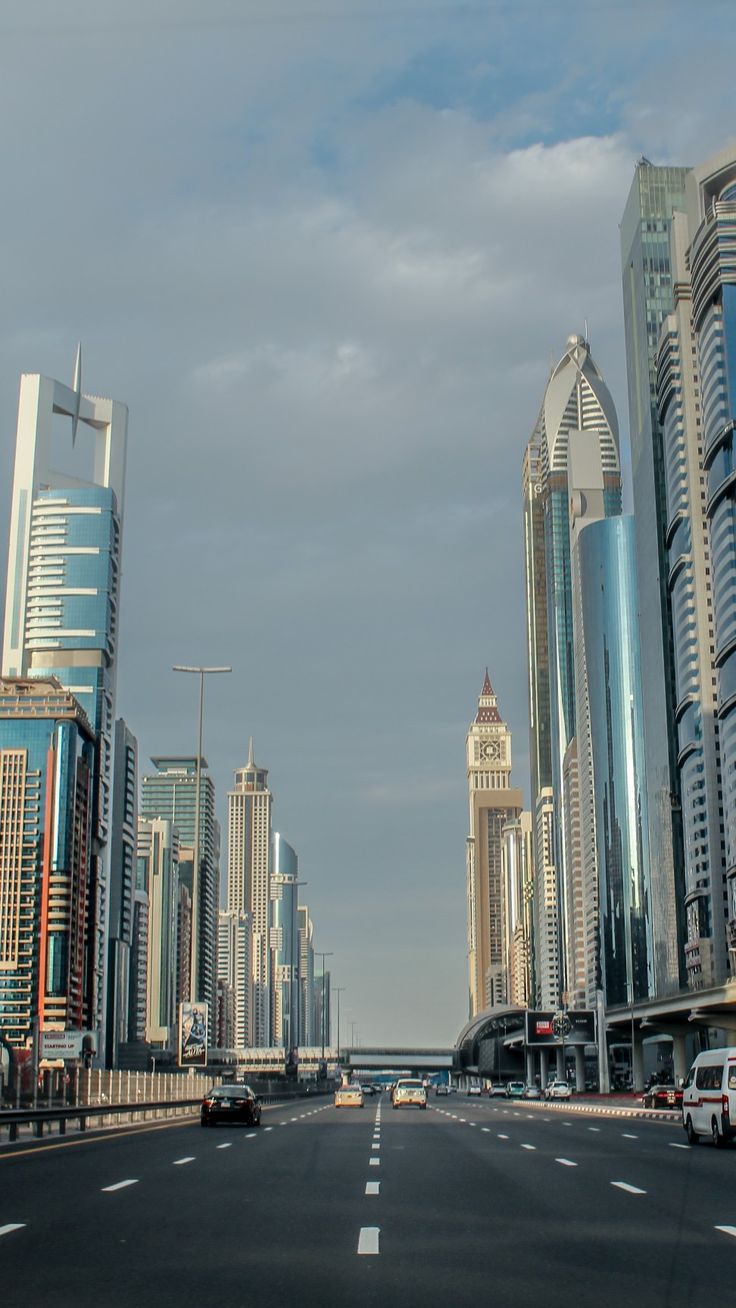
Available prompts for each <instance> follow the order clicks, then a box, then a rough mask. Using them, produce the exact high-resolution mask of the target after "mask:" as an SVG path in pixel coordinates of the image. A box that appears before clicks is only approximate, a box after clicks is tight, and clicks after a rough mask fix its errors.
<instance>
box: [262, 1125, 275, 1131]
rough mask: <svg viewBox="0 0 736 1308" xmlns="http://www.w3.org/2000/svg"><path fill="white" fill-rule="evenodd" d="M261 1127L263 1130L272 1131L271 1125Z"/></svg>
mask: <svg viewBox="0 0 736 1308" xmlns="http://www.w3.org/2000/svg"><path fill="white" fill-rule="evenodd" d="M263 1129H264V1131H273V1127H272V1126H265V1127H264V1128H263Z"/></svg>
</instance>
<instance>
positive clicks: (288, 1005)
mask: <svg viewBox="0 0 736 1308" xmlns="http://www.w3.org/2000/svg"><path fill="white" fill-rule="evenodd" d="M272 840H273V845H272V851H271V867H272V873H271V891H270V893H271V929H270V940H269V946H270V950H271V1043H272V1044H273V1045H280V1046H281V1047H282V1048H284V1049H293V1048H296V1047H297V1045H298V1044H299V1043H300V1039H301V1037H300V1028H299V920H298V903H297V899H298V895H299V881H298V860H297V856H296V852H295V851H294V850H293V849H292V847H291V845H290V844H289V843H288V841H286V840H284V837H283V836H282V835H280V834H279V832H278V831H274V833H273V837H272Z"/></svg>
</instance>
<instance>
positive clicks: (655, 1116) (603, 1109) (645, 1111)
mask: <svg viewBox="0 0 736 1308" xmlns="http://www.w3.org/2000/svg"><path fill="white" fill-rule="evenodd" d="M516 1103H517V1104H523V1105H524V1107H525V1108H543V1109H545V1110H548V1109H552V1111H554V1112H557V1113H591V1114H592V1115H593V1116H596V1117H629V1118H635V1119H638V1120H640V1121H643V1122H679V1121H680V1120H681V1118H680V1114H679V1113H678V1112H676V1111H671V1110H670V1109H669V1108H661V1109H660V1108H614V1107H609V1106H608V1105H606V1104H571V1103H570V1102H569V1100H568V1101H567V1103H564V1104H561V1103H554V1101H552V1100H538V1099H517V1100H516Z"/></svg>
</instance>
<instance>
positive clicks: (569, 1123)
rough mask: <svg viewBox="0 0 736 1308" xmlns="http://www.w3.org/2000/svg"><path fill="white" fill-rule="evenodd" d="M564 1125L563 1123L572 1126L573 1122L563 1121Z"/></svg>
mask: <svg viewBox="0 0 736 1308" xmlns="http://www.w3.org/2000/svg"><path fill="white" fill-rule="evenodd" d="M562 1125H563V1126H572V1122H563V1123H562Z"/></svg>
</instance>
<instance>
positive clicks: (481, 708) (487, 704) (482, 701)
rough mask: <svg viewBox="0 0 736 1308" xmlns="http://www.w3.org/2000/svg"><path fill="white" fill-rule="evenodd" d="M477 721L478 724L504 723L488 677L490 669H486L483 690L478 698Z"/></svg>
mask: <svg viewBox="0 0 736 1308" xmlns="http://www.w3.org/2000/svg"><path fill="white" fill-rule="evenodd" d="M475 720H476V722H494V723H496V722H498V723H501V722H502V721H503V719H502V717H501V714H500V713H499V711H498V705H497V703H496V696H495V695H494V693H493V686H492V685H491V679H490V677H489V676H488V668H486V675H485V679H484V681H483V689H482V690H481V692H480V695H479V697H478V713H477V716H476V719H475Z"/></svg>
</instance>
